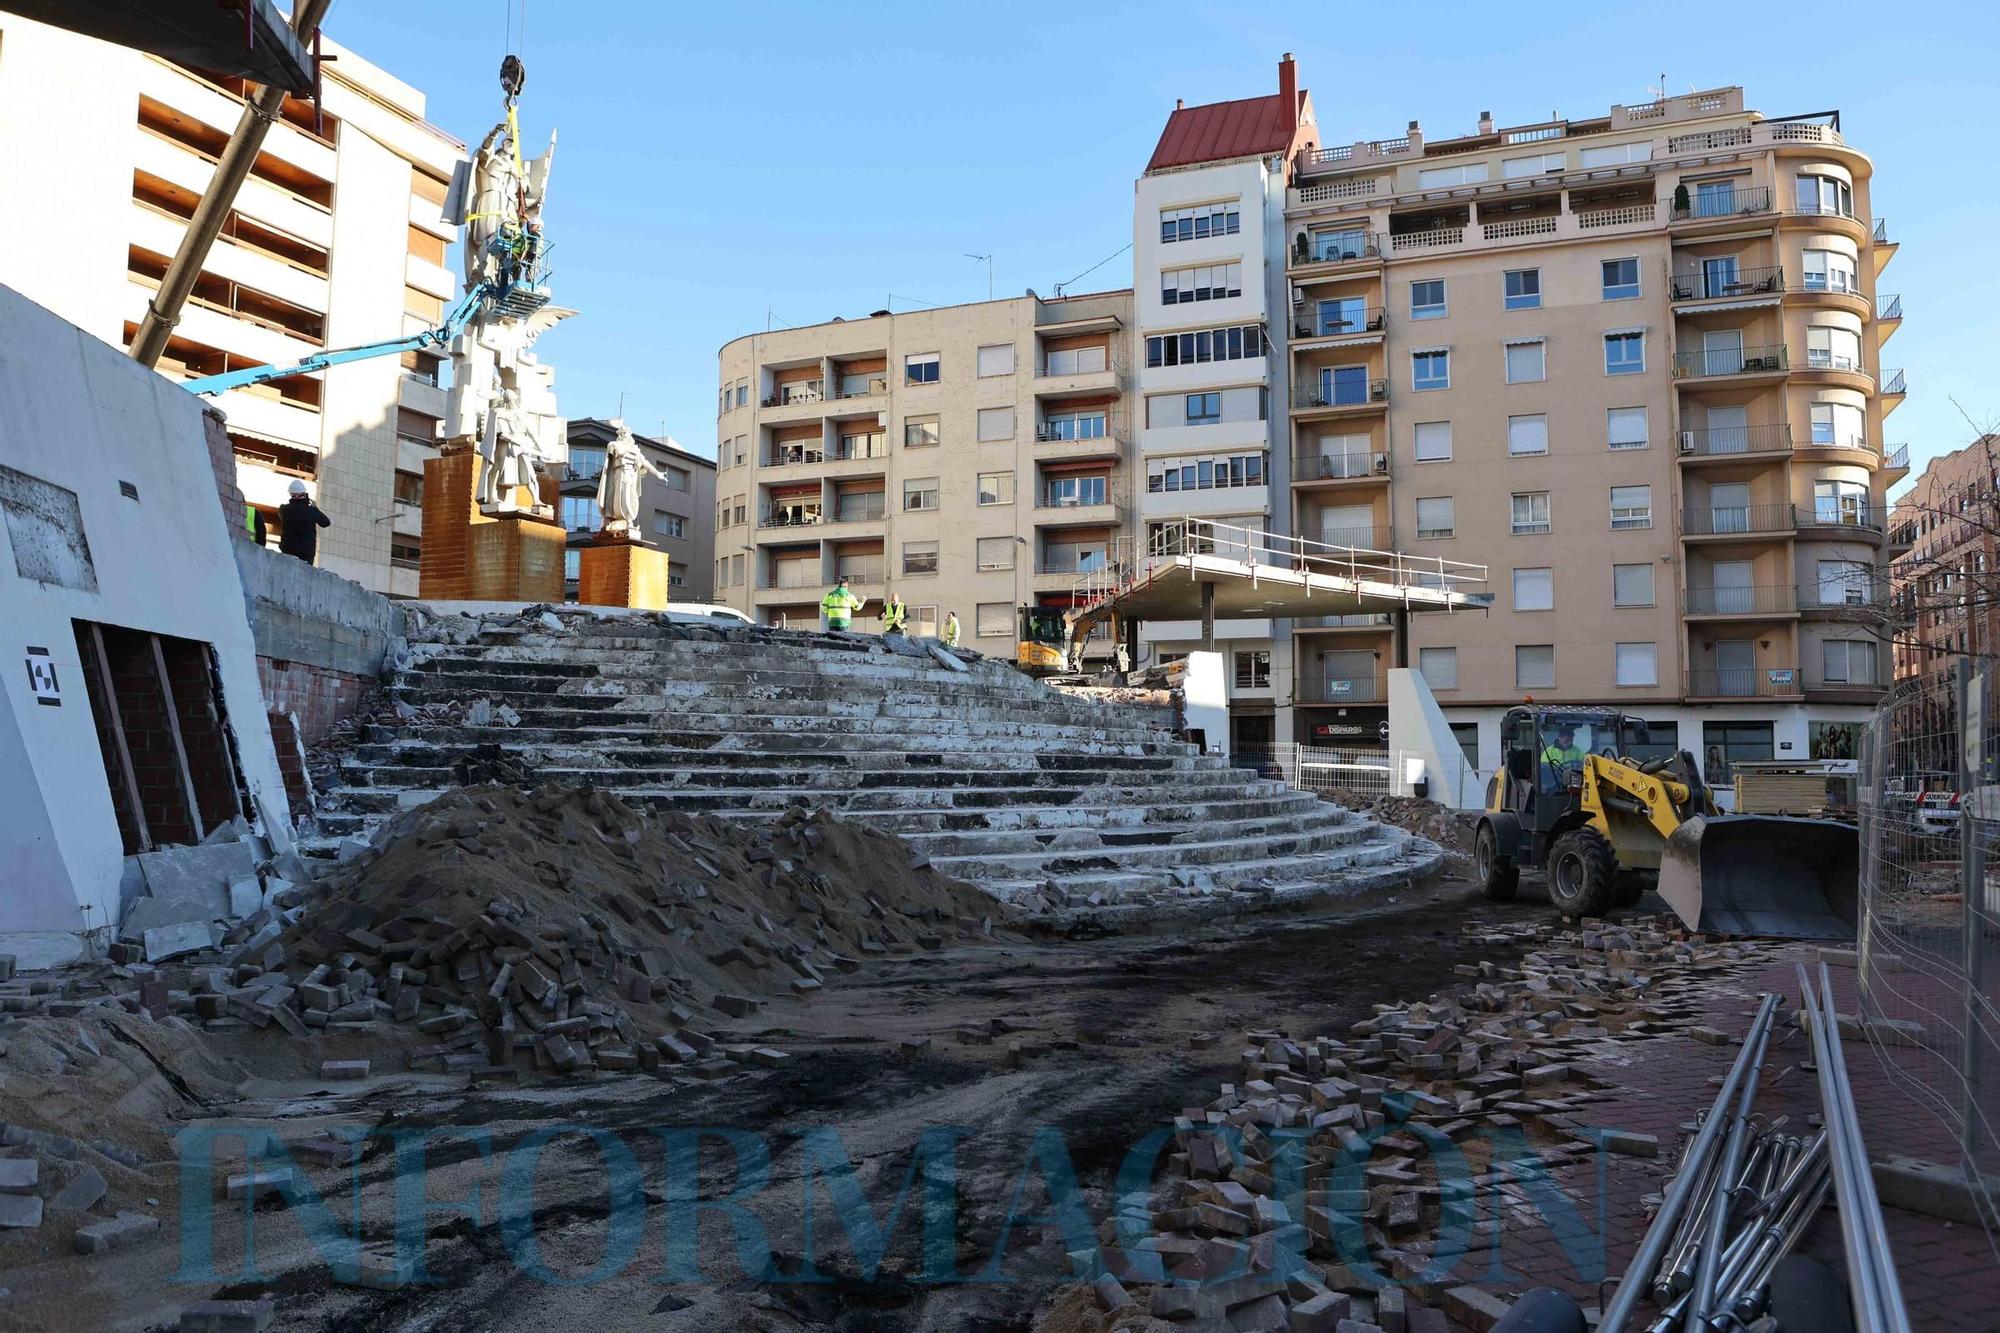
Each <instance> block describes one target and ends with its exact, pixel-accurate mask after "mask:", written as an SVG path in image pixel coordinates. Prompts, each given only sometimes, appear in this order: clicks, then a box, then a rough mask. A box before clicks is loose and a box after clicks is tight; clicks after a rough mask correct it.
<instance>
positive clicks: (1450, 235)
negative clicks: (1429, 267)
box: [1389, 226, 1465, 254]
mask: <svg viewBox="0 0 2000 1333" xmlns="http://www.w3.org/2000/svg"><path fill="white" fill-rule="evenodd" d="M1464 240H1465V228H1464V227H1463V226H1458V227H1427V228H1425V229H1424V230H1422V231H1399V232H1391V233H1390V234H1389V248H1390V249H1392V250H1394V251H1395V252H1396V253H1397V254H1404V253H1406V252H1409V251H1422V250H1443V249H1447V248H1449V247H1451V246H1454V245H1459V244H1461V243H1463V242H1464Z"/></svg>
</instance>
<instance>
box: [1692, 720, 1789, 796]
mask: <svg viewBox="0 0 2000 1333" xmlns="http://www.w3.org/2000/svg"><path fill="white" fill-rule="evenodd" d="M1771 731H1772V725H1771V723H1769V722H1704V723H1702V724H1701V741H1702V774H1701V777H1702V781H1704V782H1707V783H1709V784H1711V785H1713V786H1720V787H1726V786H1728V785H1729V784H1730V783H1731V782H1732V781H1734V778H1733V777H1732V776H1731V775H1732V773H1733V771H1734V769H1735V766H1736V765H1737V764H1742V763H1754V762H1756V761H1758V760H1765V759H1771V758H1775V757H1776V756H1775V755H1774V753H1773V751H1772V747H1771Z"/></svg>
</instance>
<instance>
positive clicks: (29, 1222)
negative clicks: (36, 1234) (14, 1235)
mask: <svg viewBox="0 0 2000 1333" xmlns="http://www.w3.org/2000/svg"><path fill="white" fill-rule="evenodd" d="M41 1224H42V1201H41V1199H40V1198H39V1197H38V1196H36V1195H33V1194H0V1227H8V1228H14V1229H21V1230H25V1229H27V1228H30V1227H38V1226H40V1225H41Z"/></svg>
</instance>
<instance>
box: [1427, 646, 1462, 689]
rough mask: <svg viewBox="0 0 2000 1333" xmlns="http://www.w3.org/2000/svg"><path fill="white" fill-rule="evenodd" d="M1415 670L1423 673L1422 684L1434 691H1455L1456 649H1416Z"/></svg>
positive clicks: (1456, 684) (1456, 680)
mask: <svg viewBox="0 0 2000 1333" xmlns="http://www.w3.org/2000/svg"><path fill="white" fill-rule="evenodd" d="M1417 670H1418V671H1420V672H1422V673H1423V677H1424V683H1425V684H1426V685H1429V686H1430V687H1431V688H1432V689H1434V690H1455V689H1457V688H1458V649H1456V648H1419V649H1417Z"/></svg>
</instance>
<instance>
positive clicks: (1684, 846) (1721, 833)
mask: <svg viewBox="0 0 2000 1333" xmlns="http://www.w3.org/2000/svg"><path fill="white" fill-rule="evenodd" d="M1859 872H1860V841H1859V838H1858V837H1857V835H1856V831H1855V828H1854V826H1853V825H1852V824H1840V823H1836V822H1834V821H1832V820H1827V819H1790V818H1786V817H1784V816H1781V815H1718V816H1714V817H1712V818H1703V817H1701V816H1696V817H1695V818H1693V819H1690V820H1688V821H1687V822H1686V823H1685V824H1682V825H1681V826H1680V827H1679V828H1678V829H1675V830H1674V833H1673V836H1672V837H1670V838H1668V839H1667V845H1666V848H1665V850H1664V851H1663V852H1662V853H1661V855H1660V882H1659V894H1660V896H1661V897H1662V898H1664V899H1666V900H1667V905H1668V906H1669V907H1671V908H1673V909H1674V911H1675V912H1676V913H1678V914H1679V916H1680V919H1681V920H1682V921H1684V922H1686V923H1687V925H1688V927H1689V929H1692V930H1702V931H1711V932H1714V933H1716V934H1722V935H1775V936H1779V937H1781V938H1784V939H1798V940H1852V939H1853V938H1854V932H1855V921H1856V902H1857V898H1858V895H1859V888H1860V885H1859Z"/></svg>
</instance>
